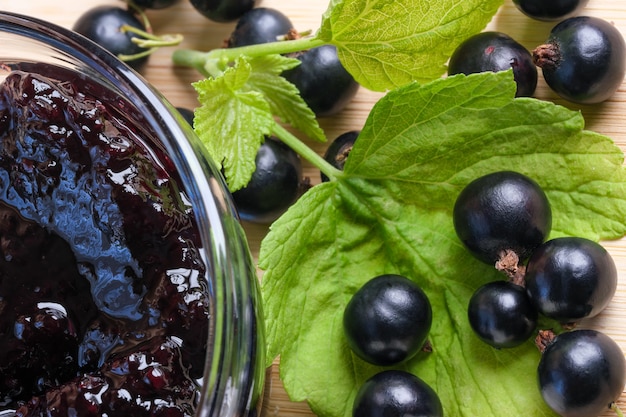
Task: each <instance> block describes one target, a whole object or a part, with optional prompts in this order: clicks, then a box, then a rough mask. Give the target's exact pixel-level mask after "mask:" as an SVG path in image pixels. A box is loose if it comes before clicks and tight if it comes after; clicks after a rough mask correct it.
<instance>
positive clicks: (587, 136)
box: [259, 71, 626, 417]
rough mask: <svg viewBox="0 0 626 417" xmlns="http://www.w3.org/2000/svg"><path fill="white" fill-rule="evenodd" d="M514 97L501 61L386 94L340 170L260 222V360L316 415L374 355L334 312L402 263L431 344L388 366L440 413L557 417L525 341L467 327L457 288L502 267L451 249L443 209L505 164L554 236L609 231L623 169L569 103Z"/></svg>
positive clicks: (621, 197)
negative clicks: (429, 314) (499, 345)
mask: <svg viewBox="0 0 626 417" xmlns="http://www.w3.org/2000/svg"><path fill="white" fill-rule="evenodd" d="M514 94H515V83H514V81H513V79H512V75H511V73H510V71H509V72H506V73H497V74H494V73H483V74H477V75H472V76H462V75H461V76H454V77H449V78H446V79H440V80H437V81H434V82H432V83H429V84H425V85H422V86H420V85H417V84H410V85H407V86H405V87H402V88H400V89H398V90H395V91H392V92H390V93H388V94H387V95H386V96H385V97H384V98H383V99H381V100H380V101H379V102H378V103H377V104H376V105H375V107H374V108H373V110H372V112H371V113H370V116H369V118H368V120H367V122H366V124H365V126H364V128H363V130H362V131H361V134H360V136H359V139H358V141H357V142H356V144H355V146H354V148H353V150H352V152H351V154H350V157H349V158H348V162H347V163H346V166H345V170H344V175H342V176H340V177H338V179H337V180H336V181H333V182H329V183H323V184H320V185H318V186H316V187H313V188H312V189H311V190H309V191H308V192H307V193H306V194H305V195H304V196H303V197H302V198H301V199H300V200H299V201H298V202H297V203H296V204H295V205H294V206H293V207H291V208H290V209H289V210H288V211H287V213H286V214H285V215H283V216H282V217H281V218H280V219H279V220H277V221H276V222H275V223H274V224H273V225H272V227H271V229H270V232H269V234H268V235H267V237H266V238H265V239H264V240H263V242H262V244H261V252H260V257H259V265H260V267H261V268H262V269H264V270H265V274H264V276H263V280H262V294H263V299H264V313H265V318H266V326H267V343H268V352H267V358H268V364H269V363H270V362H271V361H272V360H273V359H274V358H275V357H276V356H280V359H281V362H280V363H281V365H280V374H281V378H282V380H283V383H284V385H285V389H286V390H287V392H288V393H289V395H290V397H291V398H292V399H293V400H295V401H304V400H306V401H307V402H308V403H309V405H310V406H311V408H312V409H313V411H314V412H315V413H316V414H318V415H319V416H321V417H350V416H351V415H352V414H351V407H352V402H353V400H354V396H355V394H356V391H357V390H358V388H359V387H360V385H361V384H362V383H363V382H364V381H365V379H367V378H368V377H370V376H372V375H373V374H374V373H375V372H378V371H380V370H381V369H382V368H377V367H374V366H372V365H368V364H366V363H364V362H363V361H362V360H360V359H358V358H357V357H356V356H354V355H353V354H352V353H351V351H350V349H349V348H348V346H347V344H346V341H345V338H344V335H343V329H342V315H343V310H344V308H345V305H346V304H347V303H348V301H349V300H350V297H351V296H352V294H354V292H355V291H356V290H357V289H358V288H359V287H360V286H361V285H363V284H364V283H365V282H366V281H367V280H369V279H371V278H373V277H374V276H376V275H378V274H381V273H399V274H403V275H406V276H407V277H410V278H411V279H414V280H415V281H416V282H417V283H418V284H419V285H420V286H421V287H422V288H423V289H424V291H425V292H426V293H427V294H428V296H429V298H430V301H431V304H432V307H433V326H432V330H431V333H430V336H429V338H430V341H431V344H432V347H433V352H432V353H425V352H421V353H419V354H418V356H417V357H415V358H414V359H412V360H410V361H409V362H407V363H405V364H402V365H399V366H398V368H403V369H407V370H409V371H411V372H413V373H415V374H416V375H418V376H420V377H421V378H423V379H424V380H425V381H426V382H428V383H429V384H430V385H431V386H432V387H433V388H434V389H435V390H436V391H437V393H438V394H439V396H440V397H441V400H442V403H443V405H444V409H445V415H446V416H448V417H476V416H482V417H499V416H502V415H507V416H508V415H523V416H526V417H545V416H552V415H554V414H553V413H552V412H551V411H550V410H549V409H548V408H547V406H546V405H545V404H544V402H543V401H542V399H541V396H540V394H539V392H538V389H537V385H536V367H537V364H538V361H539V352H538V350H537V349H536V348H535V347H534V346H533V343H532V342H531V341H529V342H528V343H526V344H524V345H523V346H521V347H518V348H515V349H502V350H495V349H493V348H491V347H490V346H488V345H486V344H484V343H482V342H481V341H480V340H479V339H478V338H477V337H476V336H475V335H474V334H473V333H472V331H471V328H470V326H469V324H468V322H467V303H468V301H469V298H470V297H471V295H472V293H473V292H474V291H475V289H477V288H478V286H480V285H481V284H483V283H486V282H488V281H491V280H495V279H502V276H501V275H500V274H499V273H498V272H496V271H495V268H493V267H491V266H488V265H484V264H482V263H481V262H479V261H477V260H476V259H474V258H473V257H472V256H471V255H469V254H468V252H467V251H466V250H465V249H464V248H463V246H462V245H461V243H460V242H459V240H458V238H457V237H456V234H455V232H454V227H453V224H452V207H453V205H454V201H455V200H456V196H457V195H458V193H459V192H460V190H461V189H462V188H463V187H464V186H465V185H466V184H467V183H468V182H469V181H471V180H472V179H474V178H477V177H478V176H481V175H484V174H486V173H488V172H492V171H496V170H502V169H508V170H515V171H519V172H522V173H525V174H526V175H529V176H531V177H532V178H534V179H535V180H537V181H538V182H539V184H540V185H541V186H542V187H543V188H544V190H545V191H546V193H547V195H548V198H549V199H550V202H551V204H552V208H553V217H554V222H553V225H554V232H553V235H563V234H566V235H575V236H583V237H589V238H595V239H609V238H617V237H621V236H623V235H624V233H626V169H624V166H623V153H622V152H621V150H620V149H619V148H618V147H617V146H615V145H614V144H613V142H612V141H611V140H610V139H609V138H607V137H605V136H602V135H599V134H595V133H592V132H588V131H585V130H583V126H584V121H583V118H582V116H581V115H580V113H578V112H573V111H570V110H568V109H566V108H564V107H560V106H557V105H554V104H552V103H548V102H544V101H539V100H535V99H526V98H520V99H515V98H514ZM494 115H497V117H494Z"/></svg>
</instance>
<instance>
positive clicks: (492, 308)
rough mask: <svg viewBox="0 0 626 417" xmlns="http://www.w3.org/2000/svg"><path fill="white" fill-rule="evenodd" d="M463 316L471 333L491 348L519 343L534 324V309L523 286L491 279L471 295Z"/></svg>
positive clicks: (535, 321) (528, 334)
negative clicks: (468, 324)
mask: <svg viewBox="0 0 626 417" xmlns="http://www.w3.org/2000/svg"><path fill="white" fill-rule="evenodd" d="M467 316H468V319H469V323H470V326H471V327H472V330H474V333H475V334H476V335H477V336H478V337H479V338H480V339H481V340H482V341H483V342H485V343H487V344H489V345H491V346H493V347H495V348H512V347H515V346H519V345H521V344H522V343H524V342H525V341H526V340H528V339H529V338H530V336H531V335H532V334H533V333H534V331H535V328H536V327H537V318H538V314H537V310H536V309H535V307H534V306H533V304H532V303H531V301H530V299H529V298H528V295H527V294H526V291H525V290H524V288H523V287H521V286H519V285H516V284H513V283H512V282H509V281H493V282H489V283H487V284H485V285H483V286H482V287H480V288H479V289H478V290H476V292H475V293H474V294H473V295H472V298H471V299H470V302H469V306H468V309H467Z"/></svg>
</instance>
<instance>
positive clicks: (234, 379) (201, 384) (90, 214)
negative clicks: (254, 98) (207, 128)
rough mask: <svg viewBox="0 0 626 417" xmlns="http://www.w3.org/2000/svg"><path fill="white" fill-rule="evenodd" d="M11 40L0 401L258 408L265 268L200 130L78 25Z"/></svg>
mask: <svg viewBox="0 0 626 417" xmlns="http://www.w3.org/2000/svg"><path fill="white" fill-rule="evenodd" d="M0 42H1V43H2V45H4V46H3V48H2V50H0V416H12V415H17V416H22V417H26V416H63V417H65V416H80V417H87V416H94V417H95V416H108V417H113V416H133V417H142V416H163V417H166V416H167V417H184V416H188V417H192V416H216V417H217V416H219V417H229V416H233V417H235V416H251V415H255V412H256V411H255V407H256V405H257V400H258V398H259V396H260V390H261V387H262V383H263V375H264V370H263V365H264V357H263V331H262V329H263V321H262V315H261V312H260V305H259V303H260V300H259V296H258V288H257V280H256V274H255V269H254V266H253V263H252V260H251V256H250V253H249V250H248V247H247V244H246V240H245V235H244V233H243V231H242V228H241V225H240V224H239V220H238V218H237V214H236V212H235V210H234V209H233V205H232V202H231V200H230V196H229V194H228V192H227V191H226V187H225V185H224V183H223V181H222V178H221V177H220V174H219V172H218V170H217V169H216V168H215V166H214V165H213V163H212V162H211V161H210V159H209V158H208V157H207V156H206V155H205V154H204V152H203V150H202V147H201V145H199V143H198V140H197V138H196V137H195V136H194V134H193V132H192V131H191V129H190V128H189V127H188V125H187V124H186V123H185V122H184V121H183V120H182V119H181V118H180V116H179V115H178V113H177V111H176V110H175V109H174V108H173V107H172V106H171V105H170V104H169V103H168V102H167V101H166V100H165V99H164V98H163V97H162V96H161V95H160V94H159V93H158V92H157V91H156V90H155V89H154V88H152V87H151V86H150V85H149V84H148V83H147V82H145V81H144V80H143V79H142V78H141V77H140V76H139V75H137V74H136V73H135V72H134V71H132V70H131V69H129V68H128V67H127V66H126V65H125V64H123V63H121V62H120V61H118V60H117V59H116V58H115V57H113V56H111V55H109V54H108V53H107V52H105V51H104V50H102V49H101V48H99V47H97V46H96V45H95V44H93V43H91V42H90V41H88V40H86V39H84V38H82V37H81V36H79V35H76V34H74V33H72V32H70V31H66V30H63V29H62V28H59V27H56V26H54V25H51V24H49V23H46V22H42V21H39V20H35V19H31V18H27V17H24V16H19V15H14V14H8V13H0Z"/></svg>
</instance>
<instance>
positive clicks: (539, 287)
mask: <svg viewBox="0 0 626 417" xmlns="http://www.w3.org/2000/svg"><path fill="white" fill-rule="evenodd" d="M525 280H526V291H527V292H528V295H529V297H530V298H531V300H532V302H533V303H534V304H535V305H536V306H537V308H538V309H539V312H540V313H542V314H543V315H545V316H547V317H550V318H552V319H555V320H558V321H560V322H562V323H570V322H575V321H578V320H580V319H582V318H585V317H593V316H595V315H597V314H598V313H600V312H601V311H602V310H604V308H605V307H606V306H607V305H608V303H609V302H610V301H611V299H612V298H613V295H614V294H615V290H616V289H617V268H616V266H615V263H614V262H613V258H612V257H611V255H610V254H609V253H608V252H607V251H606V249H604V248H603V247H602V246H601V245H600V244H598V243H596V242H594V241H591V240H588V239H584V238H580V237H560V238H556V239H552V240H549V241H547V242H545V243H544V244H542V245H541V246H539V247H538V248H537V249H536V250H535V251H534V252H533V254H532V256H531V257H530V258H529V260H528V265H527V266H526V275H525Z"/></svg>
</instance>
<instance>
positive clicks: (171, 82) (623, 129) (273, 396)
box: [0, 0, 626, 417]
mask: <svg viewBox="0 0 626 417" xmlns="http://www.w3.org/2000/svg"><path fill="white" fill-rule="evenodd" d="M433 1H435V0H433ZM100 4H113V5H122V3H121V1H119V0H64V1H54V2H51V1H49V0H21V1H15V0H0V9H3V10H6V11H10V12H15V13H22V14H26V15H30V16H34V17H38V18H41V19H45V20H48V21H51V22H53V23H56V24H59V25H61V26H64V27H68V28H71V26H72V25H73V22H74V21H75V20H76V18H77V17H78V16H79V15H80V14H81V13H82V12H83V11H85V10H87V9H88V8H89V7H92V6H96V5H100ZM327 4H328V3H327V1H326V0H289V1H281V0H262V3H260V5H262V6H266V7H274V8H277V9H279V10H281V11H283V12H284V13H285V14H287V15H288V16H289V17H290V18H291V20H292V21H293V22H294V24H295V26H296V27H297V28H298V29H299V30H306V29H312V30H315V29H317V27H318V26H319V23H320V17H321V14H322V13H323V12H324V10H325V9H326V7H327ZM148 14H149V17H150V20H151V22H152V25H153V27H154V30H155V32H157V33H161V34H163V33H180V34H182V35H183V36H184V37H185V40H184V42H183V44H182V45H181V47H184V48H194V49H200V50H209V49H212V48H215V47H219V46H220V45H221V44H222V42H223V40H224V39H225V38H227V37H228V35H229V33H230V32H231V31H232V29H233V27H234V24H232V23H228V24H224V23H221V24H220V23H214V22H210V21H208V20H207V19H205V18H204V17H202V16H200V15H199V14H198V13H197V12H196V11H195V10H193V8H192V7H191V6H190V4H189V3H188V0H179V1H178V3H177V4H176V5H175V6H173V7H172V8H169V9H167V10H163V11H150V12H149V13H148ZM585 14H587V15H593V16H598V17H602V18H604V19H607V20H609V21H612V22H614V24H615V25H616V27H617V28H618V29H619V30H620V31H621V32H622V34H623V35H626V3H624V1H623V0H590V2H589V5H588V7H587V8H586V10H585ZM552 26H553V24H551V23H543V22H537V21H532V20H530V19H528V18H527V17H525V16H523V15H522V14H521V13H519V12H518V11H517V9H516V8H515V7H514V5H513V3H512V2H511V0H505V3H504V5H503V6H502V7H501V9H500V11H499V13H498V14H497V15H496V16H495V17H494V19H493V20H492V22H491V23H490V24H489V26H488V29H491V30H499V31H502V32H505V33H508V34H509V35H511V36H512V37H513V38H515V39H516V40H518V41H519V42H520V43H522V44H523V45H525V46H526V47H528V48H532V47H534V46H536V45H538V44H540V43H543V41H544V40H545V39H546V37H547V34H548V32H549V31H550V29H551V27H552ZM0 48H1V46H0ZM171 52H172V50H171V49H169V48H165V49H162V50H160V51H158V52H156V53H155V54H154V55H153V56H152V57H151V59H150V63H149V66H148V68H147V69H146V71H145V73H144V75H145V77H146V78H147V79H148V81H150V82H151V83H153V84H154V85H155V86H156V87H157V88H158V89H159V90H160V91H161V92H162V93H163V95H164V96H165V97H166V98H167V99H169V100H170V101H171V102H172V104H174V105H175V106H182V107H188V108H194V107H195V106H196V101H195V95H194V92H193V89H192V87H191V85H190V84H191V82H193V81H196V80H198V79H199V78H200V77H199V75H198V74H197V73H196V72H195V71H193V70H190V69H182V68H175V67H174V66H173V65H172V64H171V61H170V54H171ZM540 78H541V77H540ZM380 96H381V95H380V94H378V93H372V92H370V91H367V90H365V89H361V90H360V91H359V93H358V94H357V97H356V98H355V99H354V100H353V102H352V103H351V104H350V105H349V106H348V108H347V109H346V110H345V111H344V112H343V113H342V114H341V115H339V116H337V117H332V118H326V119H322V120H321V124H322V127H323V128H324V129H325V131H326V133H327V135H328V137H329V138H334V137H336V136H337V135H339V134H340V133H343V132H345V131H347V130H352V129H360V128H361V127H362V125H363V123H364V121H365V118H366V117H367V114H368V112H369V109H370V108H371V106H372V105H373V103H374V102H375V101H376V100H377V99H378V98H379V97H380ZM536 97H538V98H542V99H548V100H552V101H555V102H557V103H559V104H562V105H565V106H567V107H569V108H572V109H579V110H580V111H581V112H582V113H583V115H584V116H585V119H586V123H587V128H588V129H591V130H595V131H597V132H599V133H603V134H606V135H608V136H610V137H612V138H613V140H614V141H615V142H616V143H617V145H618V146H620V147H621V148H622V150H625V151H626V82H625V83H624V84H622V87H621V88H620V89H619V91H618V92H617V93H616V94H615V96H614V97H613V98H612V99H611V100H609V101H607V102H606V103H603V104H602V105H599V106H582V107H580V106H576V105H572V104H568V103H566V102H563V101H562V100H559V99H558V98H557V97H556V96H555V95H554V94H553V93H551V92H550V91H549V90H548V88H547V87H546V85H545V83H544V82H543V80H542V79H540V81H539V86H538V88H537V92H536ZM310 145H311V147H312V148H313V149H315V150H317V151H319V152H320V153H321V152H323V151H324V146H325V145H323V144H315V143H310ZM304 173H305V175H306V176H308V177H309V178H310V179H311V181H312V182H313V183H317V182H319V172H318V171H317V170H316V169H314V168H313V167H311V166H308V165H305V167H304ZM244 226H245V228H246V232H247V235H248V238H249V244H250V247H251V250H252V252H253V255H254V256H255V257H256V256H257V254H258V250H259V245H260V241H261V239H262V238H263V236H264V235H265V233H266V231H267V228H266V226H259V225H252V224H245V225H244ZM604 244H605V246H606V247H607V249H608V250H609V251H610V252H611V254H612V255H613V257H614V259H615V262H616V264H617V267H618V269H619V272H620V282H619V285H618V290H617V294H616V296H615V298H614V300H613V302H612V303H611V304H610V306H609V307H608V308H607V310H606V311H605V312H604V313H602V315H601V316H600V317H597V318H595V319H594V320H593V321H591V322H590V323H588V324H589V325H593V326H595V327H596V328H598V329H600V330H603V331H605V332H606V333H608V334H609V335H611V336H612V337H613V338H614V339H615V340H616V341H617V342H618V343H619V344H620V346H621V347H622V349H623V350H624V351H625V352H626V239H621V240H618V241H612V242H604ZM620 405H621V407H622V409H625V410H626V394H624V395H622V398H621V400H620ZM262 414H263V415H264V416H266V417H269V416H282V417H307V416H313V414H312V413H311V411H310V409H309V408H308V407H307V406H306V404H304V403H297V402H291V401H290V400H289V398H288V396H287V394H286V393H285V391H284V389H283V388H282V384H281V382H280V379H279V377H278V362H277V361H276V362H275V363H274V365H273V366H272V367H271V368H270V369H268V372H267V381H266V390H265V395H264V401H263V407H262ZM611 415H614V414H612V413H606V414H605V416H607V417H608V416H611Z"/></svg>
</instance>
